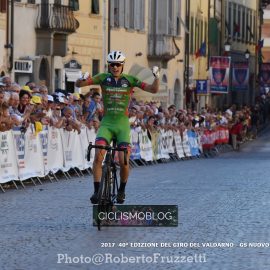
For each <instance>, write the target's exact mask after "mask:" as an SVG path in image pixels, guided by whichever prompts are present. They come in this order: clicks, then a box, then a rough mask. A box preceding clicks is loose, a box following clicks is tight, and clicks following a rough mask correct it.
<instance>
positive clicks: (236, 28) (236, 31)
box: [233, 22, 240, 35]
mask: <svg viewBox="0 0 270 270" xmlns="http://www.w3.org/2000/svg"><path fill="white" fill-rule="evenodd" d="M236 34H237V35H238V34H240V25H239V24H238V23H236V22H234V24H233V35H236Z"/></svg>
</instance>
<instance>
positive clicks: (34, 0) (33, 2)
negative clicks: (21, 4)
mask: <svg viewBox="0 0 270 270" xmlns="http://www.w3.org/2000/svg"><path fill="white" fill-rule="evenodd" d="M27 3H28V4H35V3H36V0H27Z"/></svg>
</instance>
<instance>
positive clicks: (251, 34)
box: [247, 25, 254, 39]
mask: <svg viewBox="0 0 270 270" xmlns="http://www.w3.org/2000/svg"><path fill="white" fill-rule="evenodd" d="M247 30H248V32H249V34H250V37H251V38H252V39H254V35H253V33H252V32H251V29H250V27H249V25H247Z"/></svg>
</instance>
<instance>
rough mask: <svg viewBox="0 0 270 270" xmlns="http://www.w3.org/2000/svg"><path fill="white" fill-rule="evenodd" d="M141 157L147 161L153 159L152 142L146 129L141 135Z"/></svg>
mask: <svg viewBox="0 0 270 270" xmlns="http://www.w3.org/2000/svg"><path fill="white" fill-rule="evenodd" d="M139 141H140V149H141V157H142V159H144V160H145V161H152V160H153V151H152V143H151V141H150V139H149V138H148V135H147V131H146V130H144V131H142V132H141V133H140V135H139Z"/></svg>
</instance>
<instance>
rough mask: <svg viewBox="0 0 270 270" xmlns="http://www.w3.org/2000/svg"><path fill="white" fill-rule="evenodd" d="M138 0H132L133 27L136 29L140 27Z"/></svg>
mask: <svg viewBox="0 0 270 270" xmlns="http://www.w3.org/2000/svg"><path fill="white" fill-rule="evenodd" d="M140 2H141V1H140V0H136V1H134V28H135V29H136V30H139V29H140V19H141V18H140V17H141V16H140Z"/></svg>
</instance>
